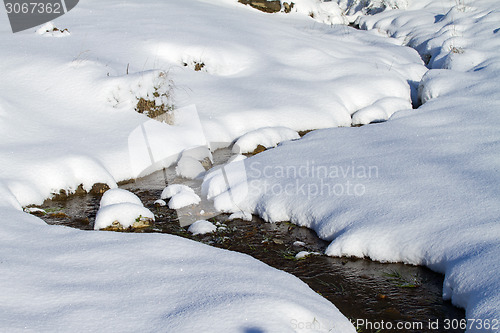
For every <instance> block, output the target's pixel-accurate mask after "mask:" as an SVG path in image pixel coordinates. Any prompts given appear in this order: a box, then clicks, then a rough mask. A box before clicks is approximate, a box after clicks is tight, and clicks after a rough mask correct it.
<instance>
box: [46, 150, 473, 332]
mask: <svg viewBox="0 0 500 333" xmlns="http://www.w3.org/2000/svg"><path fill="white" fill-rule="evenodd" d="M228 156H230V151H229V150H227V149H223V150H220V151H217V152H216V153H215V154H214V160H215V164H218V163H220V162H221V161H224V160H227V157H228ZM166 182H168V183H172V182H174V183H182V184H185V185H188V186H190V187H192V188H194V189H195V190H197V191H199V187H200V182H199V181H198V182H197V181H191V180H185V179H178V178H176V177H175V171H174V170H173V169H172V170H170V169H169V170H167V172H163V171H159V172H156V173H153V174H151V175H149V176H147V177H144V178H141V179H138V180H136V181H133V182H128V183H124V184H121V185H120V187H121V188H123V189H126V190H129V191H131V192H133V193H135V194H136V195H138V196H139V198H140V199H141V200H142V202H143V203H144V205H145V207H147V208H149V209H150V210H151V211H152V212H153V213H154V214H155V218H156V222H155V224H154V225H153V226H151V227H149V228H146V229H141V230H138V231H137V232H143V233H151V232H156V233H168V234H173V235H178V236H181V237H185V238H190V239H193V240H196V241H199V242H202V243H205V244H208V245H211V246H215V247H219V248H223V249H228V250H232V251H237V252H242V253H246V254H248V255H251V256H252V257H254V258H256V259H258V260H260V261H262V262H264V263H266V264H268V265H270V266H272V267H275V268H277V269H280V270H283V271H286V272H288V273H290V274H293V275H295V276H296V277H298V278H299V279H301V280H302V281H304V282H305V283H307V284H308V285H309V286H310V288H311V289H313V290H314V291H316V292H317V293H319V294H321V295H322V296H323V297H325V298H326V299H328V300H329V301H330V302H332V303H333V304H335V306H337V308H339V310H340V311H341V312H342V313H343V314H344V315H345V316H347V317H348V318H350V319H351V320H353V321H354V322H356V320H361V319H364V320H367V321H370V322H381V321H382V320H383V321H384V322H391V323H394V325H395V324H396V322H411V323H416V322H422V323H423V325H422V326H423V328H420V327H418V325H417V324H415V326H414V327H413V328H410V329H407V330H393V331H398V332H436V330H430V329H428V323H429V322H435V321H436V320H439V322H440V323H441V325H442V323H443V322H444V320H446V319H448V320H453V319H456V320H460V319H463V318H465V312H464V311H463V310H462V309H458V308H456V307H454V306H453V305H452V304H451V303H450V302H448V301H443V299H442V284H443V276H442V275H440V274H437V273H434V272H432V271H431V270H429V269H427V268H425V267H421V266H411V265H404V264H383V263H378V262H374V261H371V260H368V259H357V258H333V257H329V256H326V255H323V254H322V253H324V251H325V249H326V247H327V246H328V244H329V243H328V242H326V241H323V240H321V239H320V238H318V236H317V235H316V234H315V232H314V231H312V230H310V229H307V228H304V227H298V226H296V225H294V224H291V223H287V222H281V223H266V222H265V221H263V220H262V219H260V218H258V217H255V216H254V217H253V220H252V221H243V220H239V219H237V220H232V221H228V215H227V214H219V215H215V216H211V215H208V214H207V213H204V212H203V211H201V210H202V208H203V207H201V208H200V207H198V206H197V207H191V208H188V209H186V210H180V211H175V210H172V209H169V208H168V206H159V205H157V204H155V201H156V200H158V199H159V198H160V194H161V192H162V190H163V189H164V187H165V183H166ZM100 197H101V195H100V194H96V193H94V194H80V195H72V196H70V197H67V198H64V199H60V200H47V201H46V202H45V203H44V204H43V205H42V206H41V207H40V208H42V209H44V210H45V211H46V212H47V213H46V214H45V215H43V216H41V218H42V219H43V220H45V221H46V222H47V223H48V224H53V225H64V226H67V227H72V228H78V229H82V230H93V223H94V220H95V216H96V213H97V210H98V208H99V201H100ZM200 211H201V212H200ZM178 214H186V215H190V216H192V219H193V221H194V220H197V219H208V220H209V221H211V222H213V223H214V224H217V225H218V226H219V228H218V231H217V232H215V233H212V234H205V235H197V236H193V235H192V234H191V233H189V232H188V231H187V228H188V227H181V226H180V224H179V216H178ZM203 215H205V216H203ZM212 215H214V214H212ZM101 232H104V231H101ZM301 251H307V252H311V253H312V252H317V253H319V255H309V256H306V257H304V258H302V259H297V258H296V255H297V253H299V252H301ZM358 331H359V332H384V330H377V329H369V328H366V327H360V328H359V329H358ZM446 332H463V330H460V329H457V330H447V331H446Z"/></svg>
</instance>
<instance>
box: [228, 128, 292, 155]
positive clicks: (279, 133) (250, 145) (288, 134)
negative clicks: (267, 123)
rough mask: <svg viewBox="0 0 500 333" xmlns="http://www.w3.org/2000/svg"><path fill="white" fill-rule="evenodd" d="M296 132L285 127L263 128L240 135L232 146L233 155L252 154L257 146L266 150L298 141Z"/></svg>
mask: <svg viewBox="0 0 500 333" xmlns="http://www.w3.org/2000/svg"><path fill="white" fill-rule="evenodd" d="M299 138H300V136H299V134H298V133H297V131H294V130H292V129H290V128H287V127H264V128H259V129H257V130H254V131H251V132H248V133H246V134H244V135H242V136H241V137H240V138H239V139H238V140H236V143H235V144H234V146H233V153H235V154H246V153H250V152H253V151H254V150H255V149H256V148H257V146H258V145H262V146H264V147H266V148H271V147H276V146H277V145H278V144H279V143H281V142H283V141H290V140H296V139H299Z"/></svg>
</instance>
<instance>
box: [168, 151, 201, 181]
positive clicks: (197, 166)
mask: <svg viewBox="0 0 500 333" xmlns="http://www.w3.org/2000/svg"><path fill="white" fill-rule="evenodd" d="M175 172H176V173H177V175H178V176H180V177H183V178H188V179H195V178H198V177H201V176H203V174H204V173H205V168H204V167H203V165H202V164H201V162H200V161H198V160H197V159H195V158H193V157H191V156H182V157H181V159H180V160H179V162H178V163H177V166H176V167H175Z"/></svg>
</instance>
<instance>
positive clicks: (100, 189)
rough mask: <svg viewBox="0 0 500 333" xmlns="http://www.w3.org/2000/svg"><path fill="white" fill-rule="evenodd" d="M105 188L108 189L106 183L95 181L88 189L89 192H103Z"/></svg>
mask: <svg viewBox="0 0 500 333" xmlns="http://www.w3.org/2000/svg"><path fill="white" fill-rule="evenodd" d="M107 190H109V185H108V184H103V183H96V184H94V185H93V186H92V189H91V190H90V194H103V193H104V192H106V191H107Z"/></svg>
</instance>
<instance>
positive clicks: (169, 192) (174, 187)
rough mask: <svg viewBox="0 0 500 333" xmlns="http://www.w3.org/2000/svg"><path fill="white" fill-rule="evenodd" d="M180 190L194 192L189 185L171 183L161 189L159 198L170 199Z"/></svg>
mask: <svg viewBox="0 0 500 333" xmlns="http://www.w3.org/2000/svg"><path fill="white" fill-rule="evenodd" d="M181 192H189V193H193V194H194V190H193V189H192V188H190V187H189V186H186V185H182V184H171V185H168V186H167V187H165V188H164V189H163V191H162V192H161V199H170V198H172V197H173V196H174V195H176V194H179V193H181Z"/></svg>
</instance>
